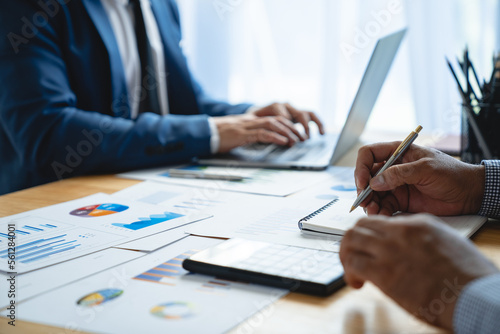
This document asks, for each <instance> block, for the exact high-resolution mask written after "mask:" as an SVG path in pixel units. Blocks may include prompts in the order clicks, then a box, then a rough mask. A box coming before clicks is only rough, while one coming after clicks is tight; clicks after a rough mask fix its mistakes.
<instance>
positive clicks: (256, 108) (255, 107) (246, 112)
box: [245, 106, 262, 114]
mask: <svg viewBox="0 0 500 334" xmlns="http://www.w3.org/2000/svg"><path fill="white" fill-rule="evenodd" d="M259 109H262V108H261V107H257V106H251V107H250V108H248V109H247V111H245V114H251V113H253V112H254V111H257V110H259Z"/></svg>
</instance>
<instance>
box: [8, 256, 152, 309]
mask: <svg viewBox="0 0 500 334" xmlns="http://www.w3.org/2000/svg"><path fill="white" fill-rule="evenodd" d="M144 255H146V253H143V252H135V251H128V250H122V249H114V248H109V249H104V250H102V251H99V252H96V253H93V254H89V255H85V256H82V257H80V258H77V259H73V260H70V261H66V262H63V263H59V264H56V265H53V266H50V267H48V268H43V269H40V270H35V271H32V272H30V273H26V274H22V275H18V276H16V293H15V300H16V302H17V303H20V302H22V301H24V300H26V299H29V298H32V297H34V296H36V295H39V294H42V293H45V292H47V291H50V290H52V289H55V288H58V287H61V286H63V285H66V284H69V283H71V282H74V281H78V280H81V279H84V278H86V277H88V276H91V275H93V274H96V273H98V272H100V271H103V270H106V269H109V268H111V267H114V266H117V265H119V264H122V263H125V262H128V261H131V260H133V259H137V258H139V257H141V256H144ZM9 277H10V275H7V274H1V273H0V291H2V293H0V309H3V308H4V307H7V306H8V305H9V302H10V299H9V298H8V294H7V293H4V292H5V291H8V290H9V289H8V288H9V286H8V282H7V278H9Z"/></svg>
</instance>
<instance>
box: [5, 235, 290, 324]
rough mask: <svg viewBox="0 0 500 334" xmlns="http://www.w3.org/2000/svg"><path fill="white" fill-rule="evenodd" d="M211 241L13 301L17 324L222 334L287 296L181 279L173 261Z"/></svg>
mask: <svg viewBox="0 0 500 334" xmlns="http://www.w3.org/2000/svg"><path fill="white" fill-rule="evenodd" d="M218 242H219V241H218V240H214V239H207V238H196V237H188V238H186V239H183V240H181V241H179V242H176V243H174V244H172V245H170V246H168V247H165V248H162V249H160V250H158V251H155V252H153V253H151V254H149V255H146V256H144V257H142V258H140V259H138V260H135V261H132V262H129V263H127V264H124V265H120V266H118V267H115V268H113V269H110V270H107V271H105V272H102V273H99V274H97V275H94V276H92V277H89V278H86V279H84V280H81V281H78V282H75V283H72V284H69V285H67V286H64V287H62V288H60V289H57V290H55V291H51V292H50V293H47V294H43V295H40V296H38V297H35V298H34V299H31V300H29V301H27V302H25V303H21V304H19V305H18V315H19V319H20V320H27V321H32V322H37V323H43V324H48V325H53V326H59V327H62V328H66V329H74V330H82V331H90V332H99V333H124V334H126V333H133V334H136V333H223V332H225V331H228V330H229V329H231V328H233V327H234V326H236V325H237V324H239V323H240V322H242V321H243V320H244V319H246V318H248V317H249V316H251V315H252V314H254V313H256V312H258V311H259V310H262V309H263V308H265V307H266V306H268V305H270V304H271V303H273V302H274V301H276V300H277V299H278V298H280V297H281V296H283V295H284V294H286V292H287V291H286V290H282V289H276V288H270V287H264V286H259V285H252V284H244V283H236V282H231V281H225V280H219V279H215V278H213V277H210V276H204V275H197V274H190V275H186V272H185V271H184V270H183V269H182V268H181V267H180V264H179V263H180V259H179V256H180V257H185V256H186V255H187V254H189V253H192V252H194V251H195V250H197V249H198V250H199V249H203V248H206V247H210V246H212V245H215V244H217V243H218ZM134 277H137V278H134ZM3 314H4V315H5V314H6V313H5V312H3Z"/></svg>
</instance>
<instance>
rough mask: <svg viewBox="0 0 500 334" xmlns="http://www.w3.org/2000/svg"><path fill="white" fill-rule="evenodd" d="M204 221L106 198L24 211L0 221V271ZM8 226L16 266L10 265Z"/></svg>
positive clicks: (53, 260) (100, 196)
mask: <svg viewBox="0 0 500 334" xmlns="http://www.w3.org/2000/svg"><path fill="white" fill-rule="evenodd" d="M207 217H208V216H207V215H203V214H200V213H196V214H194V215H185V214H181V213H177V212H175V211H166V210H163V209H162V208H160V207H158V206H154V205H149V204H145V203H139V202H134V201H130V200H126V199H123V198H115V197H113V196H112V195H106V194H95V195H92V196H88V197H85V198H81V199H78V200H74V201H70V202H65V203H61V204H57V205H53V206H49V207H46V208H41V209H37V210H33V211H28V212H24V213H21V214H17V215H14V216H9V217H5V218H2V219H0V270H1V271H4V272H17V273H25V272H28V271H31V270H35V269H39V268H42V267H46V266H49V265H53V264H55V263H59V262H63V261H66V260H69V259H73V258H76V257H79V256H83V255H86V254H90V253H93V252H96V251H99V250H102V249H105V248H109V247H112V246H115V245H118V244H121V243H124V242H127V241H132V240H135V239H138V238H141V237H144V236H148V235H152V234H155V233H158V232H163V231H166V230H169V229H172V228H174V227H179V226H182V225H185V224H188V223H190V222H193V221H198V220H200V219H203V218H207ZM11 225H12V226H14V227H15V239H14V240H15V266H12V264H11V263H9V261H11V260H12V258H14V257H13V256H12V254H9V253H12V246H9V242H11V240H12V239H10V240H9V238H8V237H9V234H8V233H9V232H8V231H9V226H11ZM11 229H13V228H11Z"/></svg>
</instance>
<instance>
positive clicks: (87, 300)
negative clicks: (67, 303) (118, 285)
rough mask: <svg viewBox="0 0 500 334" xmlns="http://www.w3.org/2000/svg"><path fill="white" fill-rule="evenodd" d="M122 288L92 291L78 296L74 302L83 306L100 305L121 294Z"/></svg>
mask: <svg viewBox="0 0 500 334" xmlns="http://www.w3.org/2000/svg"><path fill="white" fill-rule="evenodd" d="M122 293H123V290H119V289H105V290H100V291H96V292H93V293H91V294H88V295H86V296H85V297H82V298H80V299H79V300H78V301H77V302H76V303H77V304H78V305H80V306H83V307H93V306H96V305H101V304H104V303H106V302H109V301H110V300H113V299H115V298H118V297H120V296H121V295H122Z"/></svg>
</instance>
